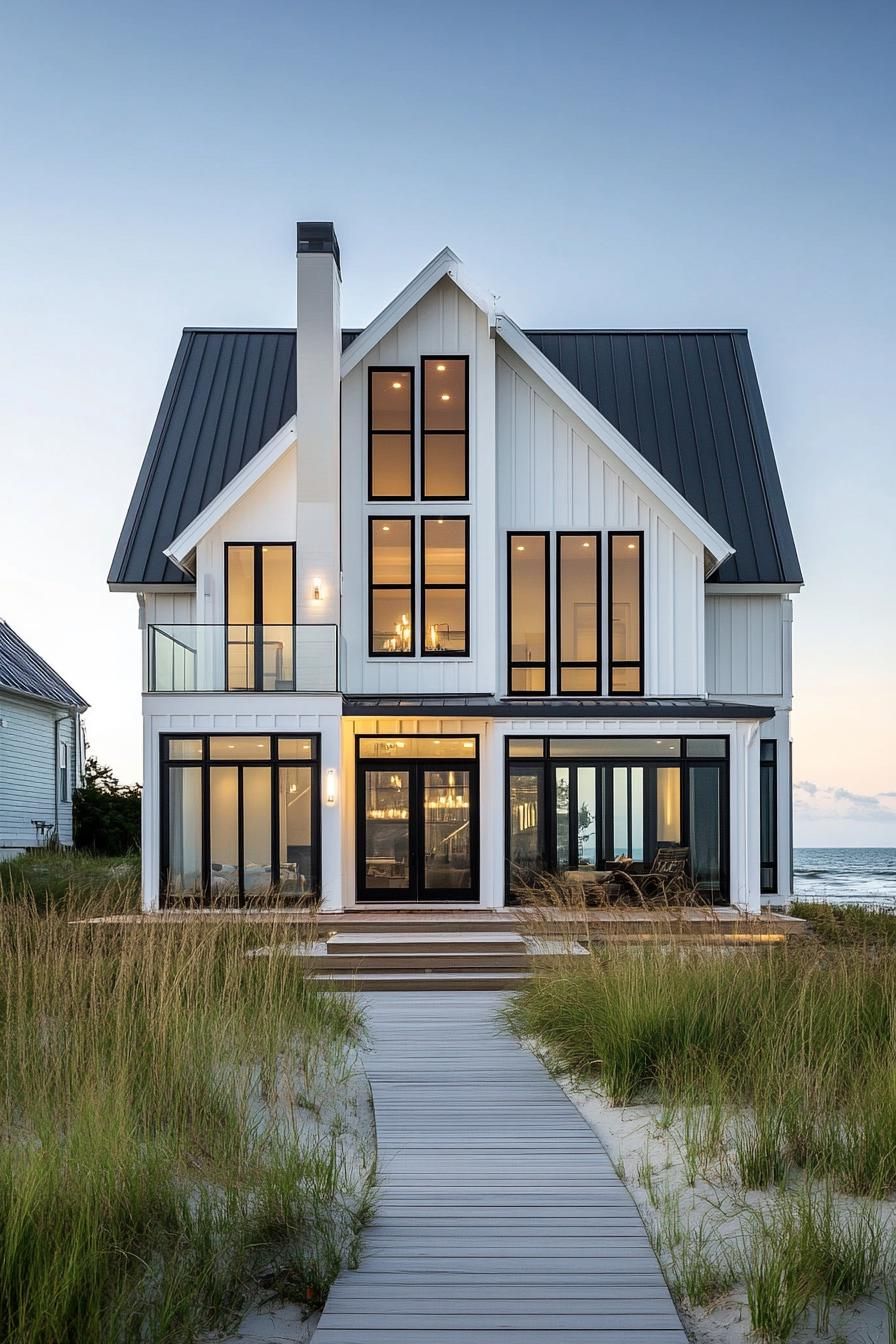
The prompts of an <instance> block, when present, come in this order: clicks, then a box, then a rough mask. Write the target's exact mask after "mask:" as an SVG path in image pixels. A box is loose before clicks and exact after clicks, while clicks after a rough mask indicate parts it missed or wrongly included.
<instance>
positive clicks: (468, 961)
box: [307, 948, 529, 975]
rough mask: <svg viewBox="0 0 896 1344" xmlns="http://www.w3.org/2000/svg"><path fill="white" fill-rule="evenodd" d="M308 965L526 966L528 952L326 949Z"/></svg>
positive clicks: (326, 968) (318, 969) (317, 968)
mask: <svg viewBox="0 0 896 1344" xmlns="http://www.w3.org/2000/svg"><path fill="white" fill-rule="evenodd" d="M307 961H308V966H309V969H310V970H312V971H313V972H314V974H315V975H317V974H329V972H330V971H345V972H351V971H353V970H358V971H361V970H364V971H366V970H383V971H401V970H405V971H407V970H411V971H418V970H419V971H444V970H449V971H454V970H465V971H470V970H483V969H484V970H520V971H523V970H527V969H528V967H529V953H528V952H527V951H526V949H525V948H524V949H523V951H522V952H476V951H467V950H466V949H463V948H458V949H457V950H455V951H450V952H398V951H391V950H390V951H383V952H330V951H328V952H327V955H326V956H325V957H316V956H311V957H308V958H307Z"/></svg>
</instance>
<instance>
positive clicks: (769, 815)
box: [759, 741, 778, 893]
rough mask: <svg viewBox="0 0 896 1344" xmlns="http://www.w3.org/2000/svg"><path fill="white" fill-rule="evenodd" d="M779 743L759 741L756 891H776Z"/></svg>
mask: <svg viewBox="0 0 896 1344" xmlns="http://www.w3.org/2000/svg"><path fill="white" fill-rule="evenodd" d="M777 814H778V744H777V742H774V741H767V742H760V743H759V890H760V891H761V892H770V893H771V892H776V891H777V890H778V816H777Z"/></svg>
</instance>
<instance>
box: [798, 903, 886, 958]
mask: <svg viewBox="0 0 896 1344" xmlns="http://www.w3.org/2000/svg"><path fill="white" fill-rule="evenodd" d="M788 914H791V915H794V916H795V917H796V918H797V919H805V920H806V921H807V923H808V925H809V928H810V930H811V931H812V933H813V934H814V935H815V936H816V937H817V938H819V939H820V940H821V941H822V942H823V943H826V944H828V945H830V946H835V947H845V946H856V945H865V946H868V947H880V948H889V949H891V950H894V951H896V910H894V909H890V908H886V909H880V908H878V909H874V908H869V907H867V906H861V905H838V904H836V903H835V902H832V901H800V900H796V901H791V903H790V905H789V907H788Z"/></svg>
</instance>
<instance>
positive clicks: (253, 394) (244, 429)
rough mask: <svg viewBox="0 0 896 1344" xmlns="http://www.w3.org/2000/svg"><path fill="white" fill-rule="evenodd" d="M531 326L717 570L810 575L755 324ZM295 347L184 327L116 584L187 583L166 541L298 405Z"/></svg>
mask: <svg viewBox="0 0 896 1344" xmlns="http://www.w3.org/2000/svg"><path fill="white" fill-rule="evenodd" d="M357 335H358V332H357V331H356V330H345V331H343V333H342V345H343V349H345V348H346V347H347V346H348V345H350V344H351V342H352V340H354V338H355V337H356V336H357ZM526 335H527V336H528V337H529V339H530V340H531V341H532V342H533V343H534V344H535V345H536V346H537V347H538V348H539V349H540V350H541V351H542V352H543V353H544V354H545V355H546V356H547V358H548V359H550V360H551V362H552V363H553V364H555V365H556V366H557V368H558V369H559V370H560V372H561V373H562V374H563V375H564V377H566V378H567V379H568V380H569V381H570V382H571V383H572V384H573V386H574V387H576V388H577V389H578V390H579V391H580V392H581V393H582V395H583V396H585V397H587V399H588V400H589V401H590V402H591V403H592V404H593V405H594V406H596V407H597V409H598V410H599V411H600V412H601V414H602V415H604V416H606V418H607V419H608V420H609V421H610V422H611V423H612V424H613V425H615V426H616V428H617V429H618V430H619V431H620V433H622V434H624V435H625V437H626V438H627V439H628V440H629V441H630V442H631V443H632V444H633V445H634V447H635V448H637V450H638V451H639V452H640V453H642V454H643V456H644V457H645V458H646V459H647V460H648V461H649V462H650V463H651V464H652V465H653V466H654V467H656V468H657V470H658V471H660V472H661V473H662V474H663V475H664V476H665V477H666V479H667V480H668V481H669V482H670V483H671V484H672V485H673V486H674V487H675V488H676V489H677V490H678V491H679V492H680V493H681V494H682V495H684V497H685V498H686V499H687V500H688V502H689V503H690V504H691V505H692V506H693V507H694V508H695V509H697V511H698V512H699V513H700V514H702V516H703V517H704V518H706V519H707V521H708V522H709V523H710V524H711V525H712V526H713V527H714V528H715V529H716V531H718V532H719V533H721V535H722V536H723V537H725V538H726V539H727V540H728V541H730V542H731V544H732V545H733V546H734V547H735V550H736V553H735V555H733V556H732V557H731V558H730V559H729V560H726V561H725V563H724V564H723V565H722V566H721V567H720V569H719V570H718V571H717V573H716V574H715V575H714V580H715V581H716V582H722V583H725V582H727V583H786V584H798V583H801V582H802V574H801V572H800V566H799V560H798V558H797V553H796V547H795V545H794V540H793V534H792V531H791V528H790V522H789V520H788V517H787V510H786V507H785V504H784V496H783V493H782V490H781V483H780V480H779V477H778V470H777V466H776V464H775V457H774V451H773V449H772V444H771V438H770V436H769V431H768V424H767V422H766V418H765V412H764V410H763V406H762V398H761V396H760V393H759V384H758V382H757V379H756V370H755V368H754V366H753V358H752V355H751V353H750V345H749V341H748V339H747V333H746V332H745V331H543V330H538V331H528V332H527V333H526ZM295 354H296V334H295V331H294V330H292V329H288V328H287V329H274V330H236V329H234V330H220V329H208V328H206V329H202V328H187V329H186V330H185V331H184V333H183V336H182V338H181V342H180V346H179V347H178V351H177V355H176V356H175V360H174V367H173V368H172V371H171V375H170V377H169V379H168V385H167V387H166V389H165V395H164V397H163V399H162V405H161V407H160V409H159V414H158V417H157V419H156V423H155V427H154V429H153V432H152V436H151V438H150V441H149V447H148V448H147V452H146V457H145V459H144V462H143V466H142V468H141V470H140V475H139V478H138V480H137V485H136V487H135V490H134V495H133V498H132V500H131V504H130V507H129V509H128V513H127V517H126V519H125V523H124V527H123V529H122V533H121V538H120V540H119V543H118V546H117V548H116V551H115V557H114V559H113V562H112V569H111V572H110V574H109V582H110V583H113V584H129V585H130V584H133V585H152V584H169V583H170V584H182V583H189V582H190V580H189V579H188V578H187V576H186V575H184V574H183V573H182V572H181V571H180V570H179V569H177V568H176V566H174V565H173V564H172V563H171V562H170V561H169V560H168V559H167V558H166V556H165V554H164V550H165V547H166V546H169V545H170V544H171V542H172V541H173V540H174V538H175V537H176V536H177V535H178V533H180V532H181V531H182V530H183V529H184V528H185V527H186V526H187V525H188V523H190V522H192V520H193V519H194V518H195V517H196V516H197V515H198V514H199V513H200V512H201V511H202V509H204V508H205V507H206V505H207V504H208V503H210V501H211V500H212V499H214V497H215V495H217V494H218V493H219V491H220V490H221V489H223V487H224V486H225V485H227V484H228V482H229V481H231V480H232V479H233V477H234V476H235V475H236V474H237V472H238V471H240V470H241V469H242V468H243V467H244V466H245V465H246V463H247V462H249V461H250V460H251V459H252V458H253V457H254V456H255V454H256V453H257V452H258V451H259V450H260V449H261V448H262V447H263V446H264V444H265V443H267V441H268V439H270V438H271V437H272V436H273V435H274V434H275V433H276V432H277V430H278V429H279V428H280V427H281V426H282V425H283V424H284V423H285V422H286V421H287V420H288V419H289V418H290V416H292V415H294V414H295V410H296V378H295Z"/></svg>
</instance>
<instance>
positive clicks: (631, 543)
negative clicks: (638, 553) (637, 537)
mask: <svg viewBox="0 0 896 1344" xmlns="http://www.w3.org/2000/svg"><path fill="white" fill-rule="evenodd" d="M628 548H629V550H630V551H633V550H634V549H635V543H634V542H633V541H630V542H629V544H628Z"/></svg>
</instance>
